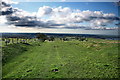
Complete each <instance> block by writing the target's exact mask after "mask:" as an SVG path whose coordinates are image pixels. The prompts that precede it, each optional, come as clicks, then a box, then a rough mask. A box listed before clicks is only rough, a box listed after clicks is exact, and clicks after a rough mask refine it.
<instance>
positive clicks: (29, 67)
mask: <svg viewBox="0 0 120 80" xmlns="http://www.w3.org/2000/svg"><path fill="white" fill-rule="evenodd" d="M103 42H104V43H103ZM113 42H115V41H114V40H104V39H92V38H90V39H88V41H86V42H84V41H76V40H75V41H64V42H63V41H59V40H56V41H53V42H43V43H40V42H33V43H32V42H31V43H29V44H22V43H19V44H10V45H8V46H4V47H3V78H118V77H119V76H118V69H119V67H118V58H119V59H120V57H118V47H119V46H118V44H117V43H113Z"/></svg>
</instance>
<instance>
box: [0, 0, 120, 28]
mask: <svg viewBox="0 0 120 80" xmlns="http://www.w3.org/2000/svg"><path fill="white" fill-rule="evenodd" d="M11 3H13V2H9V1H8V0H5V1H4V2H2V9H1V13H2V15H4V16H6V19H7V22H6V23H7V24H9V25H15V26H16V27H34V28H68V29H79V28H81V29H108V28H105V27H106V26H107V25H108V24H111V23H114V22H117V21H119V20H120V18H119V17H117V16H115V14H112V13H103V12H102V11H89V10H85V11H81V10H78V9H71V8H69V7H62V6H59V7H54V8H53V7H50V6H43V7H40V8H39V9H38V12H32V13H30V12H27V11H24V10H22V9H18V8H13V7H12V6H11ZM84 22H87V23H89V26H86V25H80V23H84ZM115 25H117V24H115Z"/></svg>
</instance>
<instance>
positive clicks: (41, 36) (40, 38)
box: [36, 33, 47, 42]
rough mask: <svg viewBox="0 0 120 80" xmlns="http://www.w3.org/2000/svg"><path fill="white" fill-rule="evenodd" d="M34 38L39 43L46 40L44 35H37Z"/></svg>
mask: <svg viewBox="0 0 120 80" xmlns="http://www.w3.org/2000/svg"><path fill="white" fill-rule="evenodd" d="M36 38H38V40H39V41H41V42H44V41H45V40H46V39H47V36H46V35H45V34H42V33H38V34H37V35H36Z"/></svg>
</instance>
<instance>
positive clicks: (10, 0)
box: [2, 0, 19, 4]
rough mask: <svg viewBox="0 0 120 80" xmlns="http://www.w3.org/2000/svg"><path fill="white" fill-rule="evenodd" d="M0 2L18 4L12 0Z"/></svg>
mask: <svg viewBox="0 0 120 80" xmlns="http://www.w3.org/2000/svg"><path fill="white" fill-rule="evenodd" d="M2 2H5V3H7V4H18V3H19V2H15V1H13V0H2Z"/></svg>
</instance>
